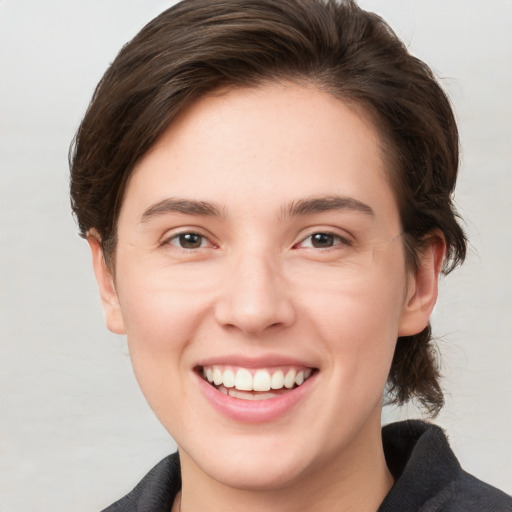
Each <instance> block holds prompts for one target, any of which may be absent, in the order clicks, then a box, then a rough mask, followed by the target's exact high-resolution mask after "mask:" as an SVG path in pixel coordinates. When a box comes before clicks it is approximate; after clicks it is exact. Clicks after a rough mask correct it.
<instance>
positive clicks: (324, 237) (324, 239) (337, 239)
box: [298, 231, 352, 249]
mask: <svg viewBox="0 0 512 512" xmlns="http://www.w3.org/2000/svg"><path fill="white" fill-rule="evenodd" d="M350 245H352V243H351V242H350V240H348V239H346V238H344V237H342V236H340V235H336V234H334V233H329V232H327V231H326V232H323V231H319V232H318V233H313V234H312V235H309V236H308V237H307V238H305V239H304V240H303V241H302V242H301V243H300V244H298V247H303V248H306V249H330V248H331V247H337V246H350Z"/></svg>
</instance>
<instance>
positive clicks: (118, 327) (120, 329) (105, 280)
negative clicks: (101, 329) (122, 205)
mask: <svg viewBox="0 0 512 512" xmlns="http://www.w3.org/2000/svg"><path fill="white" fill-rule="evenodd" d="M87 242H88V243H89V247H90V249H91V255H92V265H93V268H94V274H95V276H96V282H97V283H98V288H99V291H100V296H101V302H102V304H103V312H104V314H105V322H106V324H107V328H108V329H109V331H112V332H113V333H115V334H126V330H125V325H124V319H123V314H122V311H121V305H120V303H119V297H118V296H117V292H116V288H115V284H114V277H113V276H112V272H111V271H110V269H109V268H108V265H107V263H106V261H105V255H104V254H103V248H102V247H101V242H100V238H99V235H98V234H97V233H95V232H93V231H90V232H89V233H88V234H87Z"/></svg>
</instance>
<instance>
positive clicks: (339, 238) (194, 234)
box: [164, 231, 352, 251]
mask: <svg viewBox="0 0 512 512" xmlns="http://www.w3.org/2000/svg"><path fill="white" fill-rule="evenodd" d="M315 236H323V237H329V238H330V239H331V240H332V245H328V246H327V247H315V246H314V242H313V237H315ZM184 237H196V238H199V239H201V242H200V245H199V246H198V247H183V245H182V243H183V239H184ZM309 239H311V240H312V243H311V246H309V247H304V243H305V242H306V240H309ZM173 241H176V242H177V243H173ZM180 242H181V243H180ZM204 242H206V243H207V244H208V245H204ZM336 242H337V243H336ZM191 243H193V240H192V241H191ZM166 244H169V245H172V246H174V247H177V248H179V249H182V250H185V251H194V250H198V249H203V248H204V247H207V246H214V244H212V243H211V242H210V241H209V240H208V238H207V237H206V236H205V235H202V234H201V233H197V232H195V231H183V232H181V233H176V234H175V235H173V236H172V237H170V238H167V239H166V240H165V241H164V245H166ZM339 245H341V246H351V245H352V242H351V241H350V240H348V239H347V238H345V237H343V236H341V235H337V234H336V233H332V232H330V231H316V232H314V233H311V234H310V235H309V236H307V237H306V238H304V239H303V240H301V241H300V242H299V243H297V244H295V245H294V246H293V248H294V249H296V248H301V246H302V247H303V248H308V249H320V250H329V249H331V248H333V247H336V246H339Z"/></svg>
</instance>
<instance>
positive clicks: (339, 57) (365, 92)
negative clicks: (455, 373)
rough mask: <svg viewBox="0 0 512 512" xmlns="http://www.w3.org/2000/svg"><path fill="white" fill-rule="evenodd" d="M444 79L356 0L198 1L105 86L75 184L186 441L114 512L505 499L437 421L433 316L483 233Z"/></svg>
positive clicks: (113, 297) (432, 506) (150, 387)
mask: <svg viewBox="0 0 512 512" xmlns="http://www.w3.org/2000/svg"><path fill="white" fill-rule="evenodd" d="M457 166H458V135H457V128H456V125H455V121H454V117H453V113H452V111H451V108H450V104H449V102H448V100H447V98H446V96H445V95H444V93H443V92H442V90H441V89H440V88H439V86H438V85H437V83H436V82H435V80H434V78H433V76H432V73H431V72H430V70H429V68H428V67H427V66H426V65H425V64H424V63H422V62H421V61H419V60H417V59H415V58H413V57H412V56H410V55H409V54H408V53H407V51H406V49H405V48H404V46H403V45H402V43H401V42H400V41H399V40H398V39H397V38H396V36H395V35H394V34H393V32H392V31H391V29H389V27H388V26H387V25H386V24H385V23H384V22H383V21H382V20H381V19H380V18H378V17H377V16H375V15H373V14H370V13H366V12H364V11H362V10H360V9H359V8H358V7H357V6H356V5H355V4H354V3H353V2H343V3H336V2H322V1H309V0H301V1H292V0H286V1H282V0H281V1H279V2H276V1H270V0H258V1H242V0H233V1H230V2H221V1H204V0H201V1H199V0H192V1H186V2H183V3H180V4H178V5H176V6H175V7H173V8H171V9H169V10H168V11H166V12H164V13H163V14H162V15H160V16H159V17H157V18H156V19H155V20H153V21H152V22H151V23H149V24H148V25H147V26H146V27H145V28H144V29H143V30H142V31H141V32H140V33H139V35H138V36H136V37H135V38H134V39H133V40H132V41H131V42H130V43H129V44H128V45H126V46H125V47H124V48H123V50H122V51H121V52H120V54H119V55H118V57H117V58H116V60H115V61H114V63H113V64H112V66H111V67H110V68H109V70H108V71H107V73H106V74H105V76H104V77H103V79H102V81H101V82H100V84H99V86H98V88H97V90H96V93H95V95H94V98H93V100H92V102H91V105H90V107H89V110H88V112H87V114H86V117H85V118H84V120H83V122H82V124H81V126H80V129H79V131H78V133H77V137H76V141H75V147H74V151H73V154H72V162H71V167H72V181H71V195H72V204H73V210H74V212H75V215H76V217H77V220H78V223H79V226H80V231H81V234H82V235H83V236H84V237H85V238H87V240H88V242H89V245H90V247H91V251H92V256H93V265H94V269H95V273H96V278H97V281H98V285H99V288H100V293H101V297H102V301H103V305H104V310H105V316H106V320H107V326H108V328H109V329H110V330H112V331H113V332H116V333H119V334H126V335H127V339H128V344H129V348H130V356H131V359H132V363H133V367H134V370H135V374H136V376H137V379H138V382H139V384H140V386H141V389H142V391H143V393H144V394H145V396H146V398H147V400H148V402H149V404H150V405H151V407H152V408H153V410H154V412H155V413H156V415H157V417H158V418H159V420H160V421H161V422H162V424H163V425H164V426H165V427H166V428H167V430H168V431H169V432H170V433H171V435H172V436H173V438H174V439H175V440H176V442H177V444H178V448H179V456H178V455H177V454H176V455H173V456H170V457H168V458H166V459H164V460H163V461H162V462H161V463H160V464H159V465H158V466H156V467H155V468H154V470H153V471H152V472H151V473H150V474H148V475H147V476H146V477H145V479H144V480H143V481H142V482H141V483H140V484H139V486H138V487H137V488H136V489H135V490H134V491H133V492H132V493H130V494H129V495H128V496H126V497H125V498H123V499H122V500H120V501H119V502H117V503H116V504H114V505H112V507H110V508H109V509H107V510H112V511H114V510H123V511H125V510H145V511H157V510H158V511H160V510H171V509H172V510H173V511H178V510H182V511H184V512H187V511H202V510H206V509H208V510H226V509H231V508H235V507H236V508H239V509H241V510H249V511H250V510H270V511H271V510H280V511H282V510H285V511H286V510H297V509H303V510H315V511H323V510H337V509H339V510H358V511H367V510H368V511H375V510H380V511H391V510H450V511H451V510H453V511H456V510H465V511H468V510H469V511H473V510H474V511H476V510H482V511H483V510H486V511H487V510H507V507H509V508H510V507H511V504H512V501H511V500H510V498H509V497H507V496H506V495H505V494H503V493H501V492H500V491H498V490H496V489H494V488H492V487H490V486H488V485H486V484H484V483H482V482H480V481H478V480H476V479H475V478H474V477H471V476H470V475H468V474H467V473H465V472H463V471H462V470H461V469H460V467H459V465H458V463H457V461H456V459H455V457H454V455H453V453H452V452H451V451H450V449H449V447H448V444H447V441H446V439H445V437H444V435H443V433H442V431H441V430H440V429H438V428H437V427H434V426H432V425H429V424H426V423H422V422H406V423H400V424H395V425H392V426H390V427H387V428H386V429H384V431H383V432H382V433H381V428H380V419H381V418H380V417H381V406H382V395H383V392H384V390H385V388H386V387H387V397H388V400H390V401H394V402H396V403H400V404H401V403H404V402H406V401H408V400H410V399H413V398H415V399H417V400H418V401H419V403H420V404H422V405H423V406H424V407H425V408H426V409H427V410H428V411H429V412H430V413H432V414H435V413H437V412H438V411H439V409H440V408H441V406H442V403H443V396H442V391H441V388H440V385H439V374H438V369H437V364H436V361H435V358H434V355H433V354H434V352H433V349H432V347H431V344H430V326H429V317H430V313H431V312H432V309H433V307H434V304H435V301H436V298H437V282H438V277H439V274H440V272H441V271H444V272H449V271H450V270H452V269H453V268H454V267H455V266H456V265H457V264H458V263H460V262H462V261H463V259H464V256H465V251H466V240H465V236H464V233H463V232H462V230H461V228H460V226H459V224H458V223H457V220H456V213H455V211H454V208H453V205H452V203H451V194H452V192H453V189H454V187H455V181H456V175H457Z"/></svg>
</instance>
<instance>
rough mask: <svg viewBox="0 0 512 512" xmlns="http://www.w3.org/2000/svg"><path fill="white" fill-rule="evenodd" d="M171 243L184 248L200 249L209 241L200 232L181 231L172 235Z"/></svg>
mask: <svg viewBox="0 0 512 512" xmlns="http://www.w3.org/2000/svg"><path fill="white" fill-rule="evenodd" d="M169 243H170V244H171V245H175V246H177V247H180V248H182V249H199V248H201V247H205V246H206V245H207V243H208V241H207V240H206V238H205V237H204V236H203V235H199V234H198V233H180V234H179V235H176V236H174V237H172V238H171V239H170V240H169Z"/></svg>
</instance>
